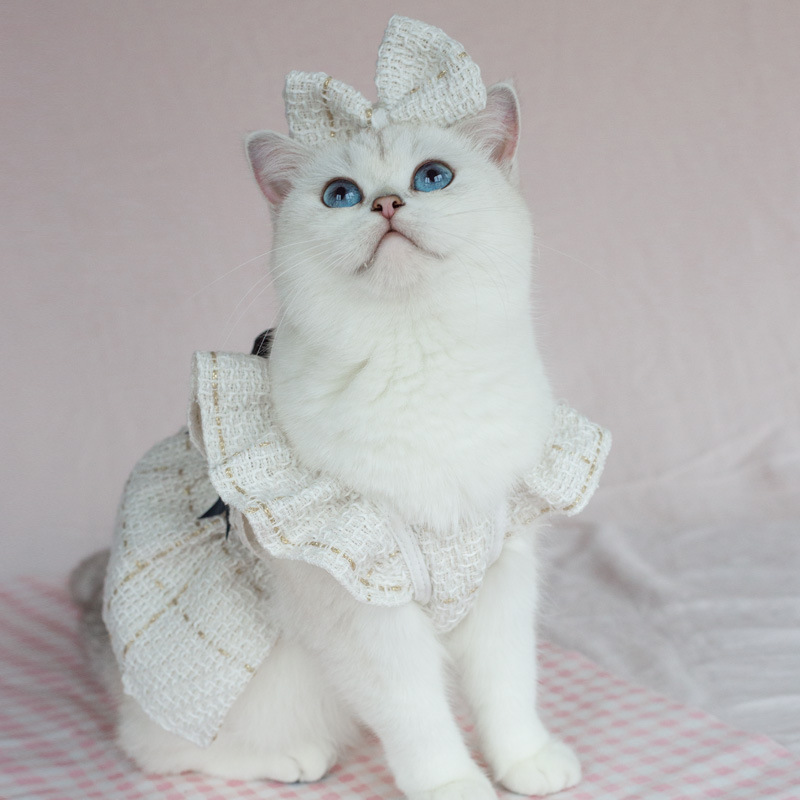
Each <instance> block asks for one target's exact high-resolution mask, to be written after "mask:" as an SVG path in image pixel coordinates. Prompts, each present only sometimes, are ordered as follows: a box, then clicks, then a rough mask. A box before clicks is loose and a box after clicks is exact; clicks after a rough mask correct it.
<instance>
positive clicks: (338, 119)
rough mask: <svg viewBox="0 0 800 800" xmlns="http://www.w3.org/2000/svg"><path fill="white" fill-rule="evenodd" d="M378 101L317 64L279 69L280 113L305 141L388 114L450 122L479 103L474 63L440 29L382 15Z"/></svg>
mask: <svg viewBox="0 0 800 800" xmlns="http://www.w3.org/2000/svg"><path fill="white" fill-rule="evenodd" d="M375 85H376V87H377V89H378V102H377V103H376V104H374V105H373V104H372V103H370V102H369V100H367V99H366V97H364V95H362V94H361V93H360V92H359V91H357V90H356V89H354V88H353V87H352V86H348V85H347V84H346V83H343V82H342V81H339V80H336V79H335V78H332V77H331V76H330V75H327V74H326V73H324V72H297V71H294V72H290V73H289V74H288V75H287V76H286V86H285V89H284V100H285V103H286V119H287V121H288V123H289V132H290V135H291V137H292V138H293V139H296V140H297V141H300V142H302V143H304V144H308V145H317V144H321V143H322V142H324V141H327V140H330V139H331V138H335V137H342V136H350V135H352V134H354V133H357V132H359V131H361V130H365V129H368V128H373V129H375V130H379V129H380V128H382V127H384V126H385V125H386V124H388V123H389V122H424V123H429V124H432V125H439V126H446V125H451V124H452V123H453V122H456V121H457V120H460V119H463V118H464V117H468V116H470V115H471V114H476V113H477V112H478V111H481V110H482V109H483V108H485V106H486V88H485V87H484V85H483V82H482V81H481V72H480V69H479V68H478V65H477V64H475V62H474V61H473V60H472V59H471V58H470V57H469V56H468V55H467V53H466V51H465V50H464V48H463V47H462V46H461V45H460V44H459V43H458V42H456V41H455V40H453V39H451V38H450V37H449V36H448V35H447V34H446V33H445V32H444V31H442V30H440V29H439V28H435V27H433V26H432V25H427V24H425V23H424V22H419V21H417V20H414V19H408V18H407V17H400V16H397V15H395V16H393V17H392V18H391V20H389V25H388V27H387V28H386V33H385V34H384V36H383V41H382V42H381V46H380V48H379V49H378V65H377V69H376V73H375Z"/></svg>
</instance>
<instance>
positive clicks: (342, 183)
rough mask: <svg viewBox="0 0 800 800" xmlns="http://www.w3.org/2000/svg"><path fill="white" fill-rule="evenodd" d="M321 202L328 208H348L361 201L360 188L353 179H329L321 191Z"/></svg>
mask: <svg viewBox="0 0 800 800" xmlns="http://www.w3.org/2000/svg"><path fill="white" fill-rule="evenodd" d="M322 202H323V203H325V205H326V206H328V208H349V207H350V206H357V205H358V204H359V203H360V202H361V190H360V189H359V188H358V186H356V185H355V184H354V183H353V181H348V180H346V179H345V178H337V179H336V180H335V181H331V182H330V183H329V184H328V185H327V186H326V187H325V191H324V192H323V193H322Z"/></svg>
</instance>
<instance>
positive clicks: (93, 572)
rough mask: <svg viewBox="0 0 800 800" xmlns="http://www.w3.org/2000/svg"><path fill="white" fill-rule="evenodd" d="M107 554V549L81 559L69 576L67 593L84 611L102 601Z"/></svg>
mask: <svg viewBox="0 0 800 800" xmlns="http://www.w3.org/2000/svg"><path fill="white" fill-rule="evenodd" d="M108 556H109V551H108V550H100V551H99V552H98V553H94V555H91V556H89V557H88V558H85V559H84V560H83V561H81V563H80V564H78V566H77V567H75V569H73V570H72V573H71V574H70V576H69V593H70V594H71V595H72V600H73V602H74V603H75V605H77V606H79V607H80V608H82V609H84V611H88V610H89V609H90V608H93V607H95V606H97V605H98V604H99V603H101V602H102V597H103V581H104V580H105V577H106V569H107V567H108Z"/></svg>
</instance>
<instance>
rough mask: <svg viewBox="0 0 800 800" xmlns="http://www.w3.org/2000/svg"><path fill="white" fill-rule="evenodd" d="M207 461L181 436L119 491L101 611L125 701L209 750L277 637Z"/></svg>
mask: <svg viewBox="0 0 800 800" xmlns="http://www.w3.org/2000/svg"><path fill="white" fill-rule="evenodd" d="M215 499H216V492H215V491H214V489H213V487H212V486H211V484H210V482H209V480H208V470H207V467H206V462H205V459H204V458H203V456H202V455H201V454H200V453H199V452H198V451H197V449H196V448H194V447H193V446H192V444H191V442H190V440H189V435H188V432H187V431H186V430H185V429H184V430H182V431H181V432H179V433H178V434H176V435H175V436H172V437H171V438H169V439H167V440H165V441H163V442H161V443H160V444H157V445H156V446H155V447H154V448H153V449H152V450H150V452H148V453H147V455H145V457H144V458H143V459H142V460H141V461H140V462H139V463H138V464H137V465H136V467H135V468H134V470H133V473H132V474H131V476H130V478H129V480H128V483H127V485H126V487H125V493H124V496H123V500H122V504H121V506H120V509H119V513H118V517H117V527H116V531H115V535H114V539H113V542H112V547H111V558H110V561H109V565H108V572H107V574H106V583H105V597H104V603H103V618H104V620H105V622H106V627H107V628H108V631H109V634H110V636H111V644H112V647H113V649H114V654H115V656H116V659H117V663H118V664H119V668H120V672H121V674H122V683H123V687H124V689H125V691H126V692H127V693H128V694H130V695H132V696H133V697H134V698H135V699H136V700H137V701H138V702H139V704H140V705H141V706H142V708H143V709H144V710H145V711H146V712H147V713H148V714H149V716H150V717H152V719H154V720H155V721H156V722H157V723H159V725H161V726H162V727H164V728H165V729H166V730H169V731H172V732H173V733H177V734H179V735H181V736H184V737H185V738H187V739H190V740H191V741H194V742H196V743H198V744H201V745H207V744H210V743H211V741H212V740H213V738H214V736H215V735H216V733H217V731H218V729H219V727H220V725H221V724H222V721H223V719H224V717H225V714H226V713H227V712H228V709H229V708H230V706H231V705H232V704H233V702H234V700H235V699H236V698H237V697H238V696H239V694H241V692H242V690H243V689H244V687H245V686H246V685H247V682H248V681H249V680H250V678H251V677H252V675H253V673H254V672H255V669H256V667H257V666H258V665H259V664H260V663H261V662H262V661H263V659H264V657H265V656H266V655H267V653H268V652H269V649H270V647H271V646H272V644H273V642H274V641H275V639H276V637H277V635H278V631H277V628H276V626H275V625H274V623H273V621H272V618H271V610H270V603H269V587H270V580H269V577H268V574H269V573H268V565H267V564H266V562H264V561H262V560H259V559H256V558H255V557H254V556H253V555H252V553H250V552H249V550H248V549H247V548H246V547H243V546H242V545H241V544H240V543H239V542H237V541H236V540H235V539H229V540H228V541H226V540H225V523H224V521H223V520H222V519H221V518H219V517H217V518H212V519H203V520H201V519H198V518H199V517H200V515H201V514H202V513H203V512H204V511H205V510H206V509H207V508H208V507H209V506H210V505H211V504H212V503H213V502H214V500H215Z"/></svg>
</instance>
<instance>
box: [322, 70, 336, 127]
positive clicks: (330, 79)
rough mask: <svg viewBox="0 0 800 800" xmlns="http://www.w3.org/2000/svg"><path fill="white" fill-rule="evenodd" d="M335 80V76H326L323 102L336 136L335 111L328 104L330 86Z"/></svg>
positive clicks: (323, 85)
mask: <svg viewBox="0 0 800 800" xmlns="http://www.w3.org/2000/svg"><path fill="white" fill-rule="evenodd" d="M332 80H333V76H331V75H328V77H327V78H325V81H324V83H323V84H322V104H323V105H324V106H325V113H326V114H327V115H328V124H329V125H330V126H331V134H330V135H331V137H334V136H336V131H335V130H334V128H335V125H334V121H333V113H332V112H331V109H330V107H329V106H328V87H329V86H330V85H331V81H332Z"/></svg>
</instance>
